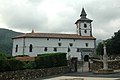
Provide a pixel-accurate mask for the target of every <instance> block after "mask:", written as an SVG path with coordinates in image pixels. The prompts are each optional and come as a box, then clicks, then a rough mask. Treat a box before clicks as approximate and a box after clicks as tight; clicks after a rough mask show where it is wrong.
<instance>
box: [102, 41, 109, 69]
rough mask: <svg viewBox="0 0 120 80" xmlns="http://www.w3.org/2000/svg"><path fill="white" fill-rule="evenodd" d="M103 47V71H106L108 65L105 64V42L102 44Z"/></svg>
mask: <svg viewBox="0 0 120 80" xmlns="http://www.w3.org/2000/svg"><path fill="white" fill-rule="evenodd" d="M103 45H104V47H103V50H104V55H103V69H104V70H107V69H108V63H107V60H108V59H107V58H108V57H107V52H106V45H105V42H104V43H103Z"/></svg>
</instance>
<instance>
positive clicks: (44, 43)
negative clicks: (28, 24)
mask: <svg viewBox="0 0 120 80" xmlns="http://www.w3.org/2000/svg"><path fill="white" fill-rule="evenodd" d="M58 43H61V46H59V45H58ZM69 43H73V46H72V47H70V46H69ZM85 43H88V47H86V45H85ZM30 44H32V45H33V51H32V52H29V46H30ZM16 45H18V52H15V47H16ZM45 47H48V51H46V52H45V51H44V48H45ZM54 47H57V52H66V53H67V56H68V54H69V55H71V57H78V58H79V59H81V52H76V51H77V48H94V40H79V39H76V40H75V41H74V39H61V40H60V41H59V39H49V40H47V38H25V53H24V54H25V55H30V56H37V54H43V53H56V52H55V51H53V48H54ZM68 47H69V48H70V52H69V53H68V52H67V51H68ZM22 54H23V38H19V39H13V51H12V55H13V56H16V55H22Z"/></svg>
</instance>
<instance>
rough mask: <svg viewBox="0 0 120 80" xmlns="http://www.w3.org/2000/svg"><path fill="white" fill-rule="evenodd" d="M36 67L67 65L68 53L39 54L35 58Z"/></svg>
mask: <svg viewBox="0 0 120 80" xmlns="http://www.w3.org/2000/svg"><path fill="white" fill-rule="evenodd" d="M35 63H36V68H49V67H59V66H66V65H67V59H66V53H47V54H39V55H38V56H37V57H36V58H35Z"/></svg>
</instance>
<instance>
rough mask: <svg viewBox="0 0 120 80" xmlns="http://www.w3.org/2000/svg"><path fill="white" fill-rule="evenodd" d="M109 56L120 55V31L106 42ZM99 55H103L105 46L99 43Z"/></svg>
mask: <svg viewBox="0 0 120 80" xmlns="http://www.w3.org/2000/svg"><path fill="white" fill-rule="evenodd" d="M105 42H106V47H107V48H106V49H107V54H108V55H120V30H118V32H115V33H114V36H112V38H110V39H107V40H105ZM96 51H97V54H98V55H103V44H102V43H99V44H98V46H97V49H96Z"/></svg>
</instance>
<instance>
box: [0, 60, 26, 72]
mask: <svg viewBox="0 0 120 80" xmlns="http://www.w3.org/2000/svg"><path fill="white" fill-rule="evenodd" d="M23 65H24V64H23V62H21V61H19V60H15V59H10V60H0V72H3V71H15V70H21V69H23Z"/></svg>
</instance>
